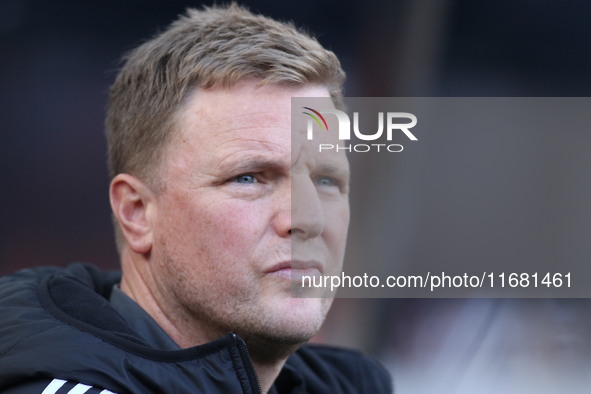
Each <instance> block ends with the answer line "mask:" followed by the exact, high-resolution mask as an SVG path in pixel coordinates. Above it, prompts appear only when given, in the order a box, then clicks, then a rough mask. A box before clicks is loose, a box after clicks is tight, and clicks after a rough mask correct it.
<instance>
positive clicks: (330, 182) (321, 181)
mask: <svg viewBox="0 0 591 394" xmlns="http://www.w3.org/2000/svg"><path fill="white" fill-rule="evenodd" d="M316 184H317V185H319V186H338V182H337V181H336V179H334V178H330V177H327V176H323V177H320V178H318V179H316Z"/></svg>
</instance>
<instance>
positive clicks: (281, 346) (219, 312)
mask: <svg viewBox="0 0 591 394" xmlns="http://www.w3.org/2000/svg"><path fill="white" fill-rule="evenodd" d="M292 96H309V97H316V96H323V97H327V96H328V92H327V91H326V89H325V88H320V87H313V86H312V87H304V88H286V87H280V86H272V85H271V86H263V87H257V86H256V84H255V83H245V84H243V85H239V86H236V87H233V88H229V89H217V90H216V89H213V90H210V91H198V92H196V93H195V94H194V95H193V97H190V99H189V100H188V102H187V105H186V107H185V108H184V109H183V114H182V116H181V117H179V122H180V124H181V125H182V127H181V128H180V131H179V133H178V136H175V138H174V140H175V141H173V142H171V145H170V148H169V149H167V151H166V153H165V155H164V156H165V160H167V162H166V164H165V165H166V171H165V173H166V175H165V176H166V187H165V188H163V189H162V191H161V192H160V193H159V196H158V207H159V208H158V215H157V217H158V218H157V223H156V226H155V228H156V231H155V233H154V245H155V247H154V248H153V251H152V253H153V256H152V257H153V258H152V262H151V263H152V264H153V270H154V275H153V276H154V277H156V278H158V279H157V283H156V287H157V288H158V290H157V291H158V293H159V294H160V299H161V300H162V305H161V309H163V310H165V311H168V313H167V316H168V318H169V319H170V320H171V321H172V322H173V323H174V324H175V325H176V326H178V327H182V331H183V332H185V333H186V334H187V337H188V339H187V341H186V344H188V345H189V346H194V345H197V344H201V343H205V342H208V341H211V340H214V339H216V338H218V337H220V336H223V335H225V334H227V333H228V332H230V331H232V332H235V333H236V334H238V335H240V336H241V337H243V338H244V339H245V340H246V342H247V344H248V346H249V348H250V349H251V353H253V355H254V356H255V357H257V358H258V359H259V360H269V361H271V360H273V359H277V358H282V357H286V356H287V355H288V354H289V353H291V352H292V351H293V350H294V349H295V348H296V347H297V346H299V345H301V344H302V343H304V342H306V341H307V340H309V339H310V338H311V337H312V336H313V335H314V334H316V332H317V331H318V330H319V328H320V326H321V324H322V322H323V321H324V318H325V316H326V313H327V312H328V309H329V308H330V305H331V302H332V299H330V298H324V299H311V298H293V297H291V291H290V289H291V287H290V284H289V283H288V282H289V281H286V280H285V279H282V278H281V277H278V276H275V275H272V274H271V275H269V274H268V273H265V269H267V268H268V267H269V266H271V265H273V264H276V263H279V262H281V261H285V260H290V259H291V258H292V256H291V254H292V250H291V246H292V240H291V235H290V234H291V229H290V228H285V227H286V226H291V223H287V222H289V221H291V219H289V220H288V221H286V219H285V218H286V217H288V216H290V215H291V189H290V188H291V182H292V180H291V176H292V166H293V165H294V164H293V163H292V152H291V148H292V147H291V123H290V112H291V108H290V107H291V97H292ZM230 115H231V116H230ZM261 163H263V164H261ZM310 163H311V164H310ZM310 163H304V166H303V167H301V169H303V171H304V172H306V171H307V173H306V176H307V177H308V178H307V180H306V179H304V181H307V182H311V179H310V178H311V174H312V172H310V171H311V170H310V169H309V168H308V167H310V166H315V165H316V164H315V162H314V161H312V162H310ZM300 172H302V171H300ZM241 175H243V176H244V175H247V178H244V179H248V180H249V181H250V180H251V178H249V177H251V176H252V179H254V180H256V182H254V181H253V182H252V183H251V182H247V183H244V182H242V181H241V180H240V181H239V180H238V179H237V178H238V177H239V176H241ZM313 187H314V188H315V187H316V186H314V185H313ZM331 193H333V194H334V196H333V197H331V198H333V200H334V201H336V202H337V203H336V204H333V205H335V206H336V208H331V209H332V210H333V211H334V212H336V213H337V214H336V215H333V216H336V217H337V219H336V220H334V221H333V222H330V220H331V218H330V217H329V218H328V223H327V224H326V223H325V224H324V225H323V226H324V227H326V230H323V231H322V232H319V233H318V234H316V233H314V234H310V235H309V236H308V235H306V236H305V237H304V236H302V234H305V233H306V231H308V230H306V229H303V230H302V229H300V230H299V233H298V234H300V236H302V242H303V243H304V244H306V243H310V244H313V248H310V250H314V251H317V252H318V254H317V255H316V256H311V257H310V258H314V259H318V260H327V262H325V264H331V265H335V264H338V265H339V266H340V263H342V256H343V253H344V244H345V237H346V230H347V225H348V202H347V198H346V193H341V194H339V193H338V192H334V191H333V192H331ZM320 194H322V193H320ZM314 198H322V196H321V197H318V196H316V197H314ZM325 200H327V199H326V198H325ZM286 215H288V216H286ZM328 215H329V216H330V213H329V214H328ZM314 231H316V230H314ZM328 260H331V261H330V262H328ZM333 260H334V261H333ZM335 261H336V263H335Z"/></svg>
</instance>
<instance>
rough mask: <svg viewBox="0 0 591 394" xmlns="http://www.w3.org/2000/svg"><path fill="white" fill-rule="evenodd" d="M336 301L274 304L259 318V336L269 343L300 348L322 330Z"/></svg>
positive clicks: (319, 300) (320, 300) (297, 300)
mask: <svg viewBox="0 0 591 394" xmlns="http://www.w3.org/2000/svg"><path fill="white" fill-rule="evenodd" d="M331 303H332V299H318V298H291V299H290V300H289V301H288V302H286V303H282V304H281V305H274V307H273V308H269V309H268V310H267V312H266V313H264V314H262V315H261V316H260V319H258V322H259V325H258V327H257V328H258V330H256V331H258V332H256V333H255V332H251V333H249V334H250V335H248V336H250V337H253V336H254V335H253V334H256V336H257V337H259V338H261V339H264V340H265V341H266V342H267V343H274V344H276V345H280V344H283V345H289V346H299V345H301V344H303V343H305V342H307V341H308V340H310V338H312V337H313V336H314V335H316V333H317V332H318V331H319V330H320V327H321V326H322V323H324V319H325V317H326V314H327V312H328V309H329V308H330V305H331Z"/></svg>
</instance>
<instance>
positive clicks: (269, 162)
mask: <svg viewBox="0 0 591 394" xmlns="http://www.w3.org/2000/svg"><path fill="white" fill-rule="evenodd" d="M285 167H286V165H285V163H284V162H282V161H281V160H274V159H269V158H263V157H258V156H254V157H246V158H244V159H242V160H240V161H237V162H236V161H232V160H229V161H228V163H227V164H222V163H220V170H222V171H223V172H242V171H244V172H248V171H268V170H280V169H283V168H285Z"/></svg>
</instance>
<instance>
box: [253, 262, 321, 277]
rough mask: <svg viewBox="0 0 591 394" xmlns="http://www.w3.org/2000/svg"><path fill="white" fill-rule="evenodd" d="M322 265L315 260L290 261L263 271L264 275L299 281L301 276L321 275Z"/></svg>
mask: <svg viewBox="0 0 591 394" xmlns="http://www.w3.org/2000/svg"><path fill="white" fill-rule="evenodd" d="M323 271H324V268H323V267H322V264H320V263H319V262H318V261H315V260H306V261H302V260H290V261H282V262H280V263H277V264H274V265H272V266H271V267H269V268H268V269H266V270H265V271H264V273H265V274H270V275H277V276H280V277H283V278H285V279H290V280H298V281H299V280H301V277H302V276H316V275H321V274H322V272H323Z"/></svg>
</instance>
